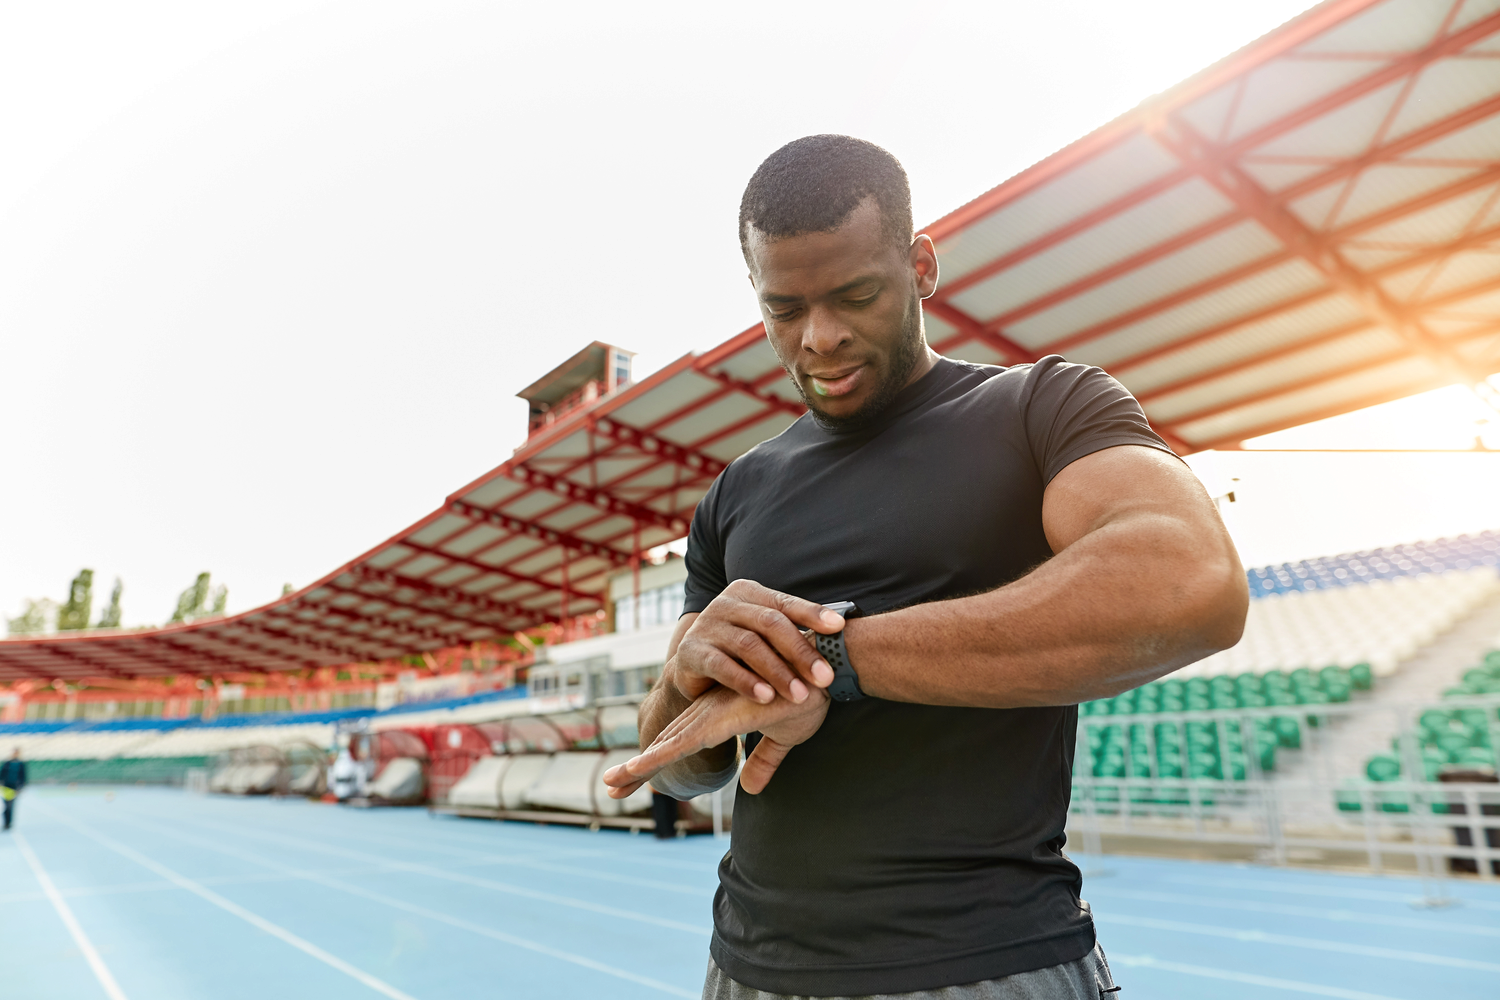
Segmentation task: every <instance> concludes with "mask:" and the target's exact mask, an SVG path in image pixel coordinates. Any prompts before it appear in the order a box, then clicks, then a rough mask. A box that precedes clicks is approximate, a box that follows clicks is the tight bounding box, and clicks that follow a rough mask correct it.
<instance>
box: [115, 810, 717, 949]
mask: <svg viewBox="0 0 1500 1000" xmlns="http://www.w3.org/2000/svg"><path fill="white" fill-rule="evenodd" d="M134 822H136V823H138V824H140V825H142V826H146V827H150V828H152V829H159V830H160V831H161V832H162V833H166V834H168V835H170V836H174V837H183V838H187V839H194V838H191V837H190V836H189V835H188V834H185V833H183V832H182V831H180V830H177V829H173V828H169V827H159V828H158V827H153V826H152V824H150V823H149V822H147V821H144V820H141V819H140V818H139V817H134ZM181 822H185V823H191V824H192V825H194V826H200V827H204V828H205V829H209V830H220V831H222V832H224V833H228V834H231V835H234V836H240V837H251V838H254V839H258V840H268V841H272V842H281V843H285V844H288V845H289V846H292V847H296V848H299V849H302V850H306V851H315V852H318V853H322V854H333V855H337V856H338V857H341V858H356V859H360V860H365V861H369V862H371V863H375V864H380V865H383V866H385V867H386V868H387V869H388V870H390V871H399V872H407V873H410V874H413V875H423V876H425V877H427V878H435V879H442V880H443V881H446V882H457V883H459V884H460V885H470V886H474V887H476V888H479V889H489V890H491V891H492V892H503V893H506V894H507V895H511V896H521V897H523V898H525V899H534V900H537V901H538V902H542V903H552V904H553V905H555V906H566V907H570V908H572V909H575V910H587V911H589V912H590V913H598V914H602V915H604V916H606V917H619V918H620V919H622V920H633V921H636V922H637V923H643V924H652V925H655V926H657V927H666V928H669V929H671V930H674V931H685V932H687V933H689V934H697V935H700V936H702V937H709V936H710V935H712V934H713V931H712V930H711V929H710V928H708V927H701V926H698V925H696V924H686V923H683V922H682V921H680V920H670V919H668V918H666V917H653V916H651V915H650V914H646V913H640V912H638V911H636V910H624V909H620V908H619V907H615V906H606V905H604V904H603V903H592V902H589V901H588V900H586V899H576V898H574V897H572V896H560V895H558V894H557V893H552V892H543V891H541V890H539V889H528V888H526V887H525V886H519V885H512V884H510V883H509V882H497V881H495V880H494V879H488V878H480V877H478V876H476V875H462V874H459V873H458V872H450V871H445V870H443V869H441V868H433V867H432V866H430V865H423V864H417V863H415V862H401V861H395V860H393V859H391V858H386V857H382V856H380V855H378V854H367V853H365V852H364V851H353V850H349V849H347V848H333V847H325V846H323V845H321V844H311V843H307V842H306V841H303V840H299V839H298V838H296V837H289V836H286V835H284V834H279V833H271V832H270V831H267V830H250V829H246V828H244V827H233V826H227V825H223V824H219V823H210V822H208V821H207V820H182V821H181ZM204 844H205V846H210V847H212V848H213V849H215V850H219V849H221V848H219V847H218V846H217V845H215V844H213V843H212V842H208V841H205V842H204Z"/></svg>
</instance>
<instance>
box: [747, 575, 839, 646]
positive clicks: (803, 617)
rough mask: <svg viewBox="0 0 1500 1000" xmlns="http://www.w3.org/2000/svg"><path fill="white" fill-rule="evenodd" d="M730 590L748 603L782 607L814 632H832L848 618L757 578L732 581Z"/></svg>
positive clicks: (799, 623) (774, 607)
mask: <svg viewBox="0 0 1500 1000" xmlns="http://www.w3.org/2000/svg"><path fill="white" fill-rule="evenodd" d="M728 592H729V593H731V594H733V595H734V596H735V597H738V598H739V599H740V600H742V601H745V602H746V603H749V604H759V605H762V606H763V607H767V608H773V609H774V610H776V611H780V612H781V613H782V614H783V615H785V616H786V617H787V618H790V619H791V620H792V621H793V622H795V623H796V624H798V625H800V626H802V627H803V628H810V629H812V630H813V631H814V632H824V633H829V634H831V633H834V632H837V631H839V630H840V629H841V628H843V627H844V619H843V618H842V617H841V616H840V615H838V614H835V613H834V612H832V611H829V610H828V609H827V608H825V607H823V605H821V604H818V603H817V602H815V601H808V600H804V599H802V598H800V597H793V596H792V595H791V594H783V593H782V592H781V591H779V590H772V589H771V588H770V587H764V586H762V585H760V584H758V583H756V582H755V581H754V580H736V581H734V583H731V584H730V585H729V588H728Z"/></svg>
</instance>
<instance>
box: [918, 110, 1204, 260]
mask: <svg viewBox="0 0 1500 1000" xmlns="http://www.w3.org/2000/svg"><path fill="white" fill-rule="evenodd" d="M1178 169H1179V167H1178V164H1177V163H1176V162H1175V161H1173V159H1172V157H1171V156H1170V155H1169V154H1168V153H1167V152H1166V150H1164V149H1162V148H1161V146H1160V145H1159V144H1157V143H1156V142H1154V141H1152V140H1151V139H1149V138H1147V137H1145V136H1132V137H1130V138H1128V139H1126V140H1125V141H1123V142H1121V143H1120V144H1119V145H1117V146H1115V147H1114V148H1112V149H1109V150H1107V151H1106V152H1105V153H1103V154H1102V155H1101V156H1099V158H1097V159H1095V160H1090V161H1087V162H1085V163H1084V164H1083V165H1081V166H1080V167H1079V168H1078V169H1076V170H1074V171H1071V172H1069V173H1067V174H1064V175H1062V176H1061V177H1059V178H1058V179H1057V180H1055V181H1053V182H1051V183H1050V184H1046V185H1043V186H1041V187H1039V188H1037V189H1035V190H1033V191H1031V192H1028V193H1027V194H1025V195H1023V196H1021V197H1019V198H1017V199H1016V200H1015V201H1013V202H1011V203H1010V204H1009V205H1007V206H1005V207H1004V208H1003V209H1000V210H999V211H997V212H994V213H993V214H991V215H990V216H989V217H988V218H985V219H983V220H981V221H980V222H977V223H975V224H974V225H972V226H970V227H968V228H966V229H964V230H962V231H960V232H958V233H954V234H952V235H946V236H944V237H943V238H941V239H939V240H938V241H937V247H938V265H939V270H940V272H945V273H946V274H947V280H949V281H953V280H955V279H957V278H960V277H962V276H963V275H965V274H967V273H968V272H969V271H971V270H973V269H974V268H976V267H979V266H980V265H982V264H985V263H988V262H989V261H991V260H993V259H995V258H996V257H999V256H1000V255H1001V254H1003V253H1006V252H1008V251H1012V250H1016V249H1018V248H1019V247H1021V246H1023V245H1025V244H1027V243H1029V242H1032V241H1033V240H1036V239H1038V238H1040V237H1043V236H1045V235H1047V234H1048V233H1050V232H1052V231H1054V230H1055V229H1057V228H1059V227H1061V226H1063V225H1064V224H1066V223H1068V222H1070V221H1072V220H1073V219H1076V218H1078V217H1080V216H1083V215H1086V214H1087V213H1089V212H1090V211H1093V210H1094V209H1097V208H1099V207H1101V206H1103V205H1105V204H1108V203H1109V202H1111V201H1113V200H1115V199H1116V198H1119V197H1121V196H1123V195H1127V194H1129V193H1130V192H1132V191H1136V190H1138V189H1140V188H1142V187H1144V186H1146V185H1147V184H1149V183H1150V182H1152V181H1156V180H1159V179H1161V178H1162V177H1164V176H1166V175H1168V174H1171V173H1172V172H1174V171H1175V170H1178Z"/></svg>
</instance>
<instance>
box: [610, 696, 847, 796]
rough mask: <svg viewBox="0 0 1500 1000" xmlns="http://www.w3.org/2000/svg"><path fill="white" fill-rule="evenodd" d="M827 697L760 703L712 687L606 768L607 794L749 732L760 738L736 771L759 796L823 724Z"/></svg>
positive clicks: (623, 792) (625, 791)
mask: <svg viewBox="0 0 1500 1000" xmlns="http://www.w3.org/2000/svg"><path fill="white" fill-rule="evenodd" d="M828 701H829V699H828V695H827V694H825V693H824V692H822V691H813V692H810V693H809V696H808V698H807V699H806V700H804V701H803V702H802V704H800V705H797V704H793V703H792V702H790V701H787V700H786V699H784V698H777V699H775V700H774V701H773V702H772V703H771V704H769V705H762V704H760V703H759V702H755V701H751V700H750V699H748V698H746V697H744V696H743V695H738V694H735V693H734V692H733V691H731V690H729V689H728V688H724V687H715V688H714V689H713V690H711V691H709V692H708V693H707V694H705V695H703V696H702V697H701V698H699V699H698V700H697V701H694V702H693V703H692V704H691V705H689V706H688V708H687V710H686V711H684V712H683V713H682V714H681V715H679V716H677V718H676V719H674V720H672V724H671V725H669V726H667V728H665V729H663V730H662V731H661V733H660V734H659V735H658V736H657V737H656V739H655V740H653V741H652V743H651V745H650V746H649V747H647V748H645V749H644V750H642V751H641V752H640V753H639V754H637V755H636V756H634V757H632V758H631V759H630V760H627V761H626V762H625V763H623V764H617V765H615V766H614V767H612V768H610V769H609V770H608V771H605V772H604V783H605V784H606V785H608V786H609V796H610V798H614V799H623V798H625V797H626V796H628V795H630V794H631V793H632V792H634V791H635V790H636V789H637V788H640V787H641V785H643V784H645V783H646V782H647V781H650V780H652V779H653V778H655V777H656V775H657V773H658V772H660V771H661V770H662V769H663V768H666V767H670V766H671V765H673V764H675V763H677V762H678V761H681V760H684V759H685V758H688V757H691V756H693V755H694V754H697V753H700V752H702V751H704V750H707V749H708V748H710V747H717V746H722V745H723V744H725V743H726V742H728V741H729V740H732V739H734V738H735V737H736V736H738V735H739V734H741V733H750V732H759V733H760V734H761V740H760V743H759V744H757V745H756V747H755V750H754V751H753V752H751V754H750V756H749V757H748V758H746V760H745V766H744V768H743V769H742V770H741V771H740V787H741V788H743V789H744V790H745V791H747V792H749V793H750V794H751V795H759V794H760V793H761V791H763V790H764V789H765V787H766V785H767V784H768V783H769V782H770V780H771V777H772V775H774V774H775V773H776V768H777V767H778V766H780V764H781V762H782V761H783V760H785V759H786V755H787V754H788V753H790V752H791V750H792V748H793V747H795V746H797V745H798V744H800V743H804V742H806V741H807V740H808V739H810V738H811V737H812V735H813V734H814V733H816V732H817V731H818V728H819V727H820V726H822V725H823V719H824V717H825V716H827V715H828Z"/></svg>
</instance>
